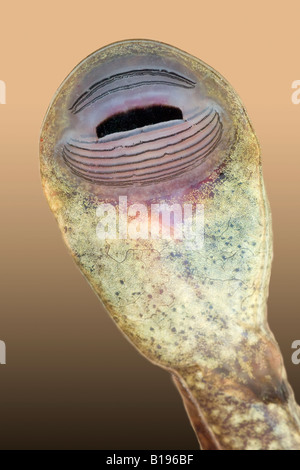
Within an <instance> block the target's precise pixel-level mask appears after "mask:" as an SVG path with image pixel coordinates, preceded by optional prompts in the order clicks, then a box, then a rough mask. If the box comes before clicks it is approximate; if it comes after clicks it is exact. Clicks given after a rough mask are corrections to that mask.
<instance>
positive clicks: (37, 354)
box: [0, 0, 300, 449]
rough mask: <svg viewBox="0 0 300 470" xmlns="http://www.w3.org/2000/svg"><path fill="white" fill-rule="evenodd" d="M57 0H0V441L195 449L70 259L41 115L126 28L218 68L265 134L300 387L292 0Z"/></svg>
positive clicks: (173, 408) (276, 322)
mask: <svg viewBox="0 0 300 470" xmlns="http://www.w3.org/2000/svg"><path fill="white" fill-rule="evenodd" d="M278 5H279V2H271V1H265V2H261V1H253V0H252V1H251V2H240V1H226V2H221V1H214V2H209V3H208V2H202V1H199V0H198V1H186V2H182V1H180V2H176V1H174V0H173V1H166V0H164V1H162V0H159V1H156V0H151V1H150V2H140V1H130V0H128V1H126V2H121V1H114V2H103V1H99V0H98V1H89V0H85V1H84V2H74V1H72V2H71V1H64V2H61V1H57V0H55V1H54V0H53V1H51V2H38V1H27V2H21V1H19V2H12V3H10V4H9V3H8V2H5V6H3V2H2V4H1V7H0V10H1V11H0V14H1V30H0V51H1V54H0V79H1V80H4V81H5V82H6V85H7V104H6V105H0V133H1V134H0V136H1V140H0V155H1V176H0V178H1V180H0V196H1V198H0V205H1V244H0V246H1V284H0V285H1V292H0V294H1V296H0V299H1V300H0V308H1V314H0V339H2V340H4V341H5V342H6V344H7V365H6V366H0V419H1V426H0V448H1V449H76V448H80V449H97V448H98V449H104V448H106V449H180V448H181V449H183V448H185V449H197V447H198V446H197V442H196V439H195V437H194V435H193V432H192V430H191V428H190V425H189V422H188V420H187V418H186V416H185V412H184V410H183V406H182V404H181V400H180V397H179V395H178V393H177V391H176V390H175V388H174V386H173V384H172V382H171V379H170V377H169V376H168V374H167V373H166V372H164V371H162V370H160V369H158V368H157V367H154V366H153V365H151V364H150V363H148V362H147V361H146V359H144V358H142V357H141V356H139V354H138V353H137V352H136V351H135V350H134V349H133V347H132V346H131V345H130V344H129V343H128V342H127V341H126V340H125V339H124V338H123V337H122V335H121V334H120V333H119V331H118V330H117V329H116V327H115V325H114V324H113V322H112V321H111V320H110V319H109V317H108V315H107V314H106V313H105V312H104V311H103V310H102V308H101V306H100V304H99V302H98V300H97V299H96V297H95V295H94V294H93V292H92V291H91V289H90V287H89V286H88V284H87V283H86V281H85V280H84V279H83V277H82V276H81V274H80V272H79V271H78V269H77V268H76V267H75V265H74V264H73V261H72V259H71V257H70V256H69V254H68V252H67V250H66V248H65V246H64V244H63V242H62V239H61V236H60V233H59V230H58V227H57V225H56V223H55V221H54V218H53V216H52V214H51V213H50V210H49V208H48V206H47V203H46V200H45V198H44V196H43V194H42V190H41V185H40V180H39V169H38V140H39V130H40V126H41V122H42V119H43V116H44V114H45V112H46V109H47V106H48V104H49V102H50V99H51V98H52V95H53V94H54V92H55V90H56V89H57V87H58V86H59V84H60V83H61V82H62V80H63V79H64V78H65V76H66V75H67V74H68V73H69V72H70V71H71V69H72V68H73V67H74V66H75V65H76V64H77V63H78V62H79V61H80V60H82V59H83V58H84V57H85V56H87V55H88V54H90V53H91V52H93V51H94V50H96V49H98V48H100V47H102V46H104V45H106V44H108V43H110V42H114V41H117V40H122V39H131V38H149V39H156V40H160V41H163V42H167V43H169V44H172V45H174V46H177V47H179V48H181V49H183V50H185V51H187V52H189V53H191V54H193V55H195V56H196V57H199V58H201V59H202V60H204V61H205V62H207V63H208V64H209V65H211V66H212V67H214V68H215V69H217V70H218V71H219V72H220V73H222V74H223V75H224V76H225V77H226V78H227V79H228V80H229V81H230V83H231V84H232V85H233V86H234V87H235V89H236V90H237V92H238V93H239V94H240V96H241V98H242V100H243V102H244V104H245V106H246V108H247V110H248V112H249V115H250V118H251V120H252V123H253V125H254V128H255V130H256V132H257V135H258V138H259V140H260V144H261V148H262V155H263V163H264V166H263V168H264V177H265V181H266V184H267V190H268V194H269V198H270V202H271V207H272V211H273V221H274V233H275V261H274V265H273V271H272V281H271V288H270V301H269V320H270V324H271V327H272V330H273V331H274V333H275V335H276V338H277V340H278V341H279V343H280V346H281V349H282V351H283V354H284V358H285V363H286V367H287V369H288V374H289V379H290V382H291V384H292V386H293V388H294V390H295V393H296V395H297V397H298V401H300V380H299V374H300V365H299V366H295V365H293V364H292V362H291V352H292V350H291V343H292V341H293V340H295V339H299V338H300V318H299V300H300V299H299V291H300V289H299V286H298V278H299V228H300V222H299V193H300V184H299V170H300V161H299V147H300V142H299V122H300V105H298V106H297V105H293V104H292V102H291V94H292V89H291V84H292V82H293V81H294V80H297V79H300V70H299V26H300V25H299V17H300V16H299V15H300V5H299V2H296V1H295V2H293V1H285V2H280V6H278Z"/></svg>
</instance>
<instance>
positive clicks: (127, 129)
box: [63, 105, 223, 186]
mask: <svg viewBox="0 0 300 470" xmlns="http://www.w3.org/2000/svg"><path fill="white" fill-rule="evenodd" d="M222 129H223V125H222V122H221V118H220V115H219V113H218V111H217V110H216V109H214V107H213V106H208V107H207V108H205V109H204V110H199V109H198V110H197V111H196V112H195V110H194V112H193V113H192V114H190V115H188V116H185V118H184V119H183V114H182V111H181V110H180V109H179V108H177V107H172V106H163V105H154V106H150V107H145V108H140V109H136V108H135V109H130V110H128V111H127V112H125V113H118V114H116V115H112V116H111V117H109V118H108V119H106V120H105V121H103V122H101V123H100V124H99V125H98V126H97V128H96V131H97V132H96V133H97V136H98V140H95V138H92V139H82V138H79V139H77V138H70V139H69V141H68V142H67V143H66V144H65V145H64V148H63V159H64V162H65V163H66V165H67V166H68V167H69V168H70V169H71V170H72V172H73V173H74V174H76V175H77V176H79V177H81V178H83V179H85V180H87V181H89V182H92V183H95V184H101V185H102V184H103V185H119V186H128V185H132V184H136V183H138V184H152V183H155V182H158V181H161V180H166V179H170V178H173V177H175V176H178V175H180V174H181V173H183V172H185V171H187V170H190V169H192V168H193V167H195V166H197V165H200V164H201V163H203V162H204V161H205V160H206V158H207V157H208V155H209V154H210V153H211V152H213V150H214V149H215V148H216V146H217V145H218V143H219V142H220V139H221V136H222Z"/></svg>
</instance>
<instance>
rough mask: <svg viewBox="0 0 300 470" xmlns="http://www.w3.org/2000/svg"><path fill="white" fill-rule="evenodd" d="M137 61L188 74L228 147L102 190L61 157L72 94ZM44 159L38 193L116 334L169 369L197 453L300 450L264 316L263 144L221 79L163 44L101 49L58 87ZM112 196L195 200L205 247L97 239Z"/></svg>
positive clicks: (268, 240) (267, 262) (267, 224)
mask: <svg viewBox="0 0 300 470" xmlns="http://www.w3.org/2000/svg"><path fill="white" fill-rule="evenodd" d="M137 53H139V54H148V55H149V56H151V55H156V56H160V57H165V56H168V57H170V58H171V59H172V60H173V61H176V60H177V61H178V62H180V63H184V66H185V67H188V68H189V69H190V70H192V72H193V74H194V76H196V77H197V79H198V80H199V81H201V83H203V84H204V87H205V91H206V94H207V95H208V96H212V97H213V98H214V100H215V101H216V102H217V103H218V104H219V105H220V106H221V108H222V109H224V110H225V111H226V115H225V116H224V120H226V119H227V121H228V123H229V124H230V125H229V127H230V135H231V137H230V145H229V143H228V142H226V139H225V140H224V141H223V143H222V142H221V145H220V146H219V147H218V148H217V150H216V152H215V154H214V156H213V158H214V159H215V160H214V162H218V163H219V164H218V165H217V164H215V163H214V165H213V167H207V168H206V167H204V168H200V169H197V168H196V169H195V171H193V172H190V173H186V174H184V175H182V177H181V176H180V177H177V178H174V179H171V180H170V181H166V182H163V183H159V184H158V185H155V184H154V185H152V186H151V187H150V188H149V187H147V186H134V187H130V188H118V187H113V188H107V187H99V186H97V185H94V184H91V183H88V182H86V181H83V180H81V179H80V178H78V177H77V176H75V175H74V174H72V172H70V170H69V168H67V167H66V166H64V165H63V162H62V160H61V158H60V148H61V147H60V144H59V142H60V139H61V136H62V135H63V132H64V129H66V128H68V126H69V125H70V123H69V117H68V111H67V109H68V106H67V104H68V96H69V94H70V93H72V90H73V89H74V88H75V87H76V86H77V84H78V83H80V81H81V80H82V77H84V75H85V74H86V73H87V72H88V71H89V70H90V69H91V68H93V67H96V66H99V64H100V65H101V63H102V62H105V61H107V60H109V59H110V58H111V57H114V56H122V55H124V56H126V54H127V55H128V54H131V55H132V54H137ZM232 136H234V138H233V137H232ZM40 156H41V175H42V182H43V187H44V191H45V194H46V197H47V199H48V202H49V205H50V207H51V210H52V211H53V213H54V215H55V217H56V219H57V222H58V224H59V227H60V230H61V232H62V234H63V237H64V240H65V243H66V244H67V246H68V248H69V250H70V251H71V253H72V255H73V257H74V260H75V261H76V263H77V265H78V266H79V268H80V270H81V272H82V273H83V274H84V276H85V277H86V279H87V280H88V282H89V283H90V285H91V286H92V288H93V289H94V291H95V293H96V294H97V295H98V297H99V299H100V300H101V301H102V302H103V304H104V305H105V307H106V309H107V310H108V312H109V313H110V314H111V316H112V317H113V319H114V320H115V322H116V323H117V325H118V327H119V328H120V330H121V331H122V332H124V334H125V335H126V336H127V338H129V340H130V341H131V342H132V343H133V344H134V345H135V347H136V348H137V349H138V350H139V351H140V352H141V353H142V354H143V355H145V356H146V357H147V358H148V359H150V360H151V361H152V362H154V363H155V364H157V365H159V366H161V367H163V368H165V369H167V370H168V371H170V372H171V374H172V375H173V377H174V381H175V383H176V385H177V387H178V389H179V391H180V393H181V394H182V397H183V399H184V403H185V406H186V409H187V412H188V414H189V416H190V419H191V423H192V425H193V426H194V429H195V432H196V433H197V436H198V438H199V441H200V444H201V446H202V448H203V449H249V450H250V449H269V450H271V449H272V450H273V449H274V450H275V449H290V450H291V449H300V434H299V424H300V421H299V408H298V406H297V405H296V403H295V400H294V395H293V392H292V390H291V388H290V386H289V385H288V383H287V379H286V373H285V369H284V366H283V362H282V358H281V354H280V351H279V348H278V345H277V343H276V341H275V340H274V337H273V335H272V333H271V332H270V330H269V328H268V325H267V320H266V300H267V295H268V284H269V277H270V266H271V260H272V233H271V221H270V211H269V206H268V202H267V198H266V194H265V190H264V184H263V179H262V173H261V161H260V150H259V145H258V142H257V139H256V136H255V134H254V131H253V129H252V127H251V124H250V122H249V119H248V116H247V114H246V112H245V110H244V108H243V106H242V104H241V103H240V100H239V98H238V97H237V95H236V93H235V92H234V90H233V89H232V88H231V86H230V85H229V84H228V83H227V82H226V81H225V80H224V78H223V77H221V76H220V75H219V74H218V73H217V72H215V71H214V70H213V69H211V68H210V67H209V66H207V65H206V64H204V63H203V62H201V61H200V60H198V59H195V58H194V57H191V56H189V55H187V54H185V53H183V52H182V51H179V50H177V49H174V48H172V47H170V46H166V45H163V44H160V43H154V42H151V41H128V42H126V41H125V42H123V43H117V44H115V45H112V46H109V47H107V48H105V49H103V50H100V51H98V52H96V53H95V54H93V55H91V56H90V57H88V58H87V59H86V60H85V61H83V62H82V63H81V64H80V65H79V66H78V67H77V68H76V69H75V70H74V71H73V72H72V74H71V75H70V76H69V77H68V78H67V79H66V81H65V82H64V83H63V84H62V86H61V88H60V89H59V91H58V93H57V94H56V96H55V97H54V100H53V102H52V104H51V106H50V108H49V110H48V113H47V115H46V118H45V121H44V124H43V128H42V132H41V149H40ZM120 194H121V195H122V194H123V195H127V197H128V201H129V202H128V204H130V203H133V202H139V203H143V204H145V205H146V206H148V207H149V208H150V204H151V203H153V202H168V203H175V202H177V203H181V204H182V203H188V202H189V203H195V202H197V203H201V204H203V205H204V210H205V237H204V246H203V248H202V249H201V250H198V251H197V250H191V249H190V246H188V244H187V243H186V242H185V240H172V239H171V240H167V241H166V240H151V239H148V240H131V239H127V240H118V239H117V240H99V239H98V238H97V236H96V226H97V223H98V218H97V216H96V208H97V206H98V205H99V203H101V202H110V203H112V204H117V201H118V197H119V195H120ZM145 223H146V222H145Z"/></svg>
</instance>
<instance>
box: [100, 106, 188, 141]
mask: <svg viewBox="0 0 300 470" xmlns="http://www.w3.org/2000/svg"><path fill="white" fill-rule="evenodd" d="M182 118H183V115H182V111H181V109H179V108H176V107H174V106H163V105H154V106H148V107H146V108H135V109H130V110H129V111H126V112H123V113H118V114H115V115H113V116H111V117H109V118H107V119H105V121H103V122H101V123H100V124H99V125H98V126H97V127H96V133H97V137H98V139H101V138H102V137H104V136H106V135H109V134H114V133H115V132H126V131H131V130H133V129H138V128H140V127H144V126H150V125H152V124H158V123H160V122H167V121H174V120H177V119H182Z"/></svg>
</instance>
